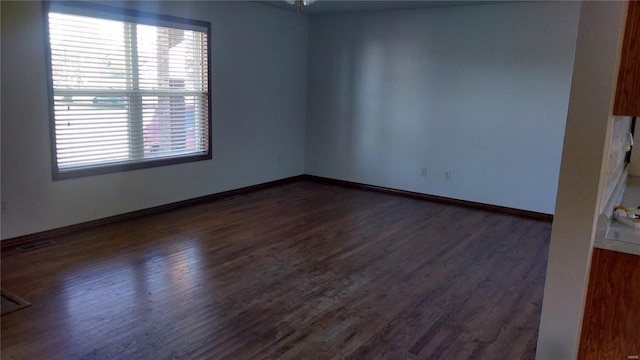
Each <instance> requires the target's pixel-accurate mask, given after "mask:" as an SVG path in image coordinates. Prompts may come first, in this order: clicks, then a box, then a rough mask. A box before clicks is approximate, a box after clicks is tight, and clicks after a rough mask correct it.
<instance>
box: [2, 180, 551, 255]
mask: <svg viewBox="0 0 640 360" xmlns="http://www.w3.org/2000/svg"><path fill="white" fill-rule="evenodd" d="M301 180H307V181H313V182H317V183H323V184H330V185H336V186H343V187H350V188H355V189H362V190H371V191H377V192H382V193H387V194H393V195H400V196H407V197H411V198H416V199H421V200H428V201H437V202H441V203H445V204H450V205H458V206H465V207H469V208H475V209H482V210H489V211H495V212H500V213H505V214H510V215H515V216H521V217H527V218H533V219H538V220H544V221H553V215H551V214H545V213H540V212H535V211H528V210H520V209H514V208H509V207H504V206H497V205H489V204H483V203H478V202H473V201H466V200H459V199H454V198H448V197H443V196H436V195H429V194H423V193H417V192H413V191H407V190H399V189H393V188H388V187H383V186H377V185H369V184H363V183H358V182H353V181H347V180H338V179H332V178H326V177H321V176H316V175H306V174H305V175H297V176H292V177H288V178H284V179H280V180H274V181H269V182H265V183H261V184H257V185H251V186H246V187H242V188H239V189H234V190H228V191H223V192H220V193H215V194H211V195H205V196H201V197H197V198H193V199H187V200H182V201H177V202H173V203H170V204H165V205H160V206H155V207H152V208H148V209H142V210H138V211H132V212H128V213H124V214H119V215H114V216H109V217H106V218H102V219H97V220H91V221H87V222H83V223H79V224H74V225H69V226H64V227H61V228H56V229H51V230H45V231H41V232H37V233H33V234H27V235H23V236H17V237H14V238H9V239H5V240H2V241H0V250H2V251H6V250H8V249H12V248H16V247H19V246H23V245H27V244H30V243H33V242H36V241H42V240H45V239H49V238H51V237H55V236H60V235H66V234H69V233H72V232H76V231H80V230H85V229H88V228H91V227H94V226H99V225H105V224H111V223H115V222H119V221H124V220H129V219H133V218H137V217H141V216H146V215H152V214H157V213H160V212H164V211H169V210H174V209H179V208H183V207H187V206H192V205H197V204H202V203H205V202H210V201H215V200H219V199H224V198H227V197H230V196H237V195H243V194H247V193H250V192H254V191H258V190H262V189H266V188H269V187H273V186H278V185H284V184H288V183H291V182H296V181H301Z"/></svg>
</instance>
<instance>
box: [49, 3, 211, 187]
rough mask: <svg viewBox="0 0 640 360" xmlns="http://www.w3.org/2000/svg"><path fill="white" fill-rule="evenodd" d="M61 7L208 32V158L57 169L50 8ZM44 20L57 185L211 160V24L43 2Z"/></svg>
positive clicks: (103, 7) (99, 6)
mask: <svg viewBox="0 0 640 360" xmlns="http://www.w3.org/2000/svg"><path fill="white" fill-rule="evenodd" d="M52 3H53V4H62V5H64V6H68V7H72V8H77V9H79V10H83V9H84V10H90V11H92V12H99V13H100V17H101V18H104V19H110V20H116V21H132V20H133V21H134V22H136V23H138V24H144V25H151V26H160V25H161V24H162V23H163V22H171V23H176V24H185V25H193V26H197V27H202V28H205V29H206V35H207V54H206V58H207V102H208V104H207V106H208V109H207V114H206V117H207V118H206V119H205V121H206V122H207V125H208V126H207V133H206V135H207V137H208V142H207V151H206V154H198V155H188V156H178V157H173V158H172V157H167V158H162V159H157V160H144V161H140V162H132V163H125V164H122V163H120V164H118V163H116V164H106V165H99V166H95V167H90V168H81V169H74V170H67V171H60V169H59V167H58V158H57V146H56V141H57V139H56V128H55V111H54V109H55V107H54V105H55V101H54V88H53V66H52V54H51V43H50V36H49V10H50V7H51V4H52ZM42 9H43V20H44V35H45V39H44V44H45V64H46V75H47V93H48V94H47V95H48V107H49V142H50V149H51V168H52V178H53V180H54V181H57V180H64V179H73V178H80V177H88V176H95V175H104V174H111V173H117V172H125V171H132V170H139V169H147V168H153V167H161V166H169V165H175V164H183V163H189V162H196V161H204V160H211V159H212V158H213V154H212V133H213V132H212V112H211V104H212V102H211V101H212V99H211V52H212V48H211V23H210V22H207V21H202V20H195V19H187V18H181V17H176V16H171V15H163V14H156V13H151V12H146V11H139V10H134V9H125V8H118V7H114V6H109V5H102V4H93V3H85V2H77V1H53V2H52V1H43V2H42Z"/></svg>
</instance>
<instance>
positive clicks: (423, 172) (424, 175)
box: [420, 168, 427, 177]
mask: <svg viewBox="0 0 640 360" xmlns="http://www.w3.org/2000/svg"><path fill="white" fill-rule="evenodd" d="M420 176H422V177H427V168H422V170H420Z"/></svg>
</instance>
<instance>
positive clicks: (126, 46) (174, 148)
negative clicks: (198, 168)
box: [48, 7, 210, 174]
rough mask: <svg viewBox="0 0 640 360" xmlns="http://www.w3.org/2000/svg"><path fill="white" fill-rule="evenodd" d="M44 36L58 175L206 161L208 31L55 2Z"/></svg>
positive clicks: (207, 144)
mask: <svg viewBox="0 0 640 360" xmlns="http://www.w3.org/2000/svg"><path fill="white" fill-rule="evenodd" d="M61 10H64V8H63V9H61ZM93 13H95V11H94V12H92V14H93ZM130 18H133V20H134V21H131V20H130ZM165 23H166V22H165ZM191 27H193V26H191ZM48 33H49V47H50V66H51V68H50V70H51V85H52V97H53V99H52V100H53V101H52V107H53V109H52V110H53V118H54V119H53V131H54V133H55V153H56V155H55V163H56V166H57V170H58V172H59V173H60V174H64V173H67V172H75V171H78V170H87V169H95V168H101V167H105V166H106V167H108V166H113V165H118V166H119V168H121V167H122V165H127V164H139V163H150V162H157V161H159V160H166V159H176V158H190V157H194V156H196V157H198V156H208V158H210V146H209V141H210V140H209V134H210V131H209V126H210V124H209V93H208V89H209V85H208V81H209V69H208V56H207V54H208V51H209V49H208V41H207V40H208V39H207V36H208V31H207V30H206V29H192V28H189V27H187V26H184V25H183V24H180V25H179V27H171V26H166V25H164V24H163V26H158V25H154V24H145V23H141V22H137V21H135V17H131V16H129V18H128V21H122V20H114V19H111V18H108V17H107V18H102V17H96V16H95V15H94V16H86V15H79V14H76V13H73V12H71V13H69V12H65V11H59V10H58V9H57V8H55V7H54V8H51V9H50V10H49V12H48Z"/></svg>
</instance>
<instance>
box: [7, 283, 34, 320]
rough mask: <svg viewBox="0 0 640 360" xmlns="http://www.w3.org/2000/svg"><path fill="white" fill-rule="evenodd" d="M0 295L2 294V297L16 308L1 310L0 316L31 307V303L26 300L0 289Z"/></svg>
mask: <svg viewBox="0 0 640 360" xmlns="http://www.w3.org/2000/svg"><path fill="white" fill-rule="evenodd" d="M0 293H2V296H4V297H6V298H7V299H9V300H11V301H13V302H14V303H16V306H14V307H12V308H11V309H7V310H3V311H2V312H1V313H0V315H5V314H8V313H12V312H14V311H18V310H20V309H24V308H26V307H28V306H31V303H30V302H28V301H27V300H25V299H23V298H21V297H20V296H18V295H16V294H14V293H12V292H10V291H7V290H5V289H2V288H0Z"/></svg>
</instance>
